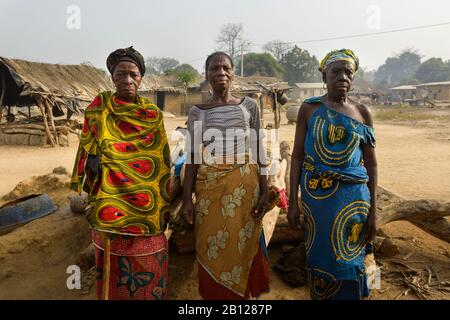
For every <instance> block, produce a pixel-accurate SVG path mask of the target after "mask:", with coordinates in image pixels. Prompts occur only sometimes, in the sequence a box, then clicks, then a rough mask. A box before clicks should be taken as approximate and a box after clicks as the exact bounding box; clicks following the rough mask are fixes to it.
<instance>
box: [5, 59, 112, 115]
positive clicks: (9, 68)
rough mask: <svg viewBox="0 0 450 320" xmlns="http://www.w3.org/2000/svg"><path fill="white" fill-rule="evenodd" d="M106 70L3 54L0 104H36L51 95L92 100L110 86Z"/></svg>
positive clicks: (67, 98) (85, 65) (86, 65)
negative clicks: (9, 56)
mask: <svg viewBox="0 0 450 320" xmlns="http://www.w3.org/2000/svg"><path fill="white" fill-rule="evenodd" d="M111 87H112V83H111V80H110V77H109V74H107V73H106V72H105V71H103V70H100V69H97V68H95V67H93V66H90V65H88V64H81V65H60V64H50V63H39V62H30V61H25V60H16V59H7V58H3V57H0V95H1V97H2V99H0V106H18V107H24V106H33V105H38V104H39V103H38V101H39V100H40V99H45V98H48V97H53V98H59V99H61V100H63V101H67V100H69V99H72V98H74V97H78V98H80V99H82V100H92V99H93V98H94V97H95V96H96V95H97V93H98V92H100V91H103V90H108V89H111Z"/></svg>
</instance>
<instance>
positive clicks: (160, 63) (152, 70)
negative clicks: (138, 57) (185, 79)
mask: <svg viewBox="0 0 450 320" xmlns="http://www.w3.org/2000/svg"><path fill="white" fill-rule="evenodd" d="M179 64H180V63H179V62H178V60H176V59H174V58H158V57H149V58H147V60H145V67H146V72H145V73H146V74H163V73H165V72H167V71H168V70H172V69H175V68H176V67H178V65H179Z"/></svg>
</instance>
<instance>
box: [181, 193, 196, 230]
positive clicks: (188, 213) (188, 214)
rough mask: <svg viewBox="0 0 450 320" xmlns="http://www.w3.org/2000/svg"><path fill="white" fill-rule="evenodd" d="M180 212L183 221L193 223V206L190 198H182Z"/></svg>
mask: <svg viewBox="0 0 450 320" xmlns="http://www.w3.org/2000/svg"><path fill="white" fill-rule="evenodd" d="M181 214H182V216H183V219H184V221H186V223H187V224H190V225H191V224H193V223H194V216H195V206H194V202H193V201H192V198H191V199H187V200H183V205H182V206H181Z"/></svg>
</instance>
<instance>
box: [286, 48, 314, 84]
mask: <svg viewBox="0 0 450 320" xmlns="http://www.w3.org/2000/svg"><path fill="white" fill-rule="evenodd" d="M281 66H282V67H283V69H284V81H287V82H289V83H290V84H294V83H296V82H320V81H322V75H321V73H320V72H319V61H318V60H317V58H316V57H315V56H314V55H313V56H312V55H310V53H309V52H308V51H307V50H303V49H300V48H299V47H297V46H294V48H292V49H291V50H290V51H288V52H287V53H286V54H285V55H284V56H283V58H282V59H281Z"/></svg>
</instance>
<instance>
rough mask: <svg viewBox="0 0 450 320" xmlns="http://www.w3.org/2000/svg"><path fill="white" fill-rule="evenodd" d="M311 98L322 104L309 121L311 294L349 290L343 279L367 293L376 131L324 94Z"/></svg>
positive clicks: (305, 198) (304, 182)
mask: <svg viewBox="0 0 450 320" xmlns="http://www.w3.org/2000/svg"><path fill="white" fill-rule="evenodd" d="M305 102H306V103H320V106H319V107H318V108H317V109H316V110H315V112H314V113H313V114H312V115H311V117H310V118H309V119H308V123H307V132H306V138H305V147H304V150H305V160H304V163H303V166H302V171H301V177H300V189H301V200H302V211H303V213H304V215H305V228H306V232H305V241H306V252H307V268H308V270H309V271H310V274H311V296H312V297H313V298H321V299H327V298H330V297H332V296H333V295H335V294H337V293H338V292H339V290H340V288H349V286H347V285H345V286H341V285H340V284H339V283H340V282H339V281H341V280H342V281H346V280H349V281H356V282H357V283H360V285H357V286H353V288H356V289H357V291H358V292H366V291H367V290H363V289H362V288H363V287H364V286H365V284H366V283H365V281H363V280H364V279H363V278H364V268H365V266H364V257H365V255H366V245H367V243H366V240H365V236H366V229H367V215H368V214H369V211H370V192H369V189H368V186H367V182H368V180H369V177H368V174H367V170H366V168H365V167H364V165H363V156H362V149H361V144H363V143H364V144H367V145H369V146H371V147H375V135H374V130H373V129H372V128H371V127H368V126H367V125H365V124H363V123H361V122H359V121H356V120H354V119H353V118H351V117H349V116H347V115H345V114H343V113H340V112H337V111H335V110H334V109H332V108H330V107H328V106H326V105H325V104H324V103H322V102H321V100H320V98H318V97H312V98H309V99H306V100H305ZM350 287H352V286H350ZM344 296H346V297H349V296H352V295H349V294H346V295H344ZM353 296H355V295H353Z"/></svg>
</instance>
